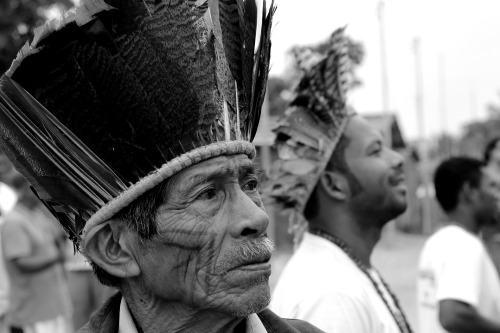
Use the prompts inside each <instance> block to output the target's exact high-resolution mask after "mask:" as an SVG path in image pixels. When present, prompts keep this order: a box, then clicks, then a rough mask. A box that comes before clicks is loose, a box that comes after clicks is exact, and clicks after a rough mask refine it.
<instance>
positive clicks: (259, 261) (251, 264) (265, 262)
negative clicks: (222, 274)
mask: <svg viewBox="0 0 500 333" xmlns="http://www.w3.org/2000/svg"><path fill="white" fill-rule="evenodd" d="M270 260H271V253H263V254H261V255H258V256H254V257H252V258H246V259H244V260H241V261H240V262H239V263H238V265H236V266H234V267H233V268H231V269H230V271H233V270H237V269H238V270H244V271H260V270H268V269H271V264H270V263H269V261H270Z"/></svg>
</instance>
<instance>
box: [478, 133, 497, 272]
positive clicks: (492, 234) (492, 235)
mask: <svg viewBox="0 0 500 333" xmlns="http://www.w3.org/2000/svg"><path fill="white" fill-rule="evenodd" d="M484 163H485V164H486V168H487V169H488V170H489V172H490V175H491V176H492V177H495V179H496V181H497V183H498V184H499V185H498V192H499V193H500V137H496V138H493V139H491V140H490V141H489V142H488V144H487V145H486V147H485V149H484ZM498 207H499V210H500V202H499V203H498ZM482 237H483V239H484V242H485V244H486V248H487V249H488V253H489V254H490V256H491V259H492V260H493V264H495V268H496V270H497V272H498V273H499V274H500V214H499V216H498V217H497V223H495V224H492V225H487V226H484V228H483V232H482Z"/></svg>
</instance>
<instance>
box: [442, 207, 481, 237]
mask: <svg viewBox="0 0 500 333" xmlns="http://www.w3.org/2000/svg"><path fill="white" fill-rule="evenodd" d="M448 217H449V219H450V221H451V222H452V223H454V224H457V225H460V226H461V227H463V228H464V229H466V230H468V231H470V232H472V233H473V234H476V235H477V234H478V233H479V224H478V223H477V221H476V219H475V218H474V216H473V214H472V212H471V211H470V210H468V209H460V207H459V208H457V209H456V210H454V211H452V212H450V213H448Z"/></svg>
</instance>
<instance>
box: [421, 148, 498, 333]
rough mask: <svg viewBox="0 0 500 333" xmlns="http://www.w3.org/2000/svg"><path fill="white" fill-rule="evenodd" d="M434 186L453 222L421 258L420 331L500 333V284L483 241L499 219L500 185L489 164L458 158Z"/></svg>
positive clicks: (430, 241) (441, 167) (437, 234)
mask: <svg viewBox="0 0 500 333" xmlns="http://www.w3.org/2000/svg"><path fill="white" fill-rule="evenodd" d="M434 186H435V190H436V192H435V193H436V198H437V200H438V202H439V204H440V205H441V207H442V208H443V210H444V211H445V213H446V214H447V216H448V218H449V222H448V223H447V225H446V226H444V227H442V228H440V229H438V230H437V231H436V232H435V233H434V234H433V235H432V236H430V237H429V239H428V240H427V241H426V243H425V245H424V247H423V249H422V252H421V255H420V261H419V266H418V277H417V310H418V318H419V324H420V325H419V327H420V332H425V333H442V332H452V333H455V332H456V333H459V332H460V333H467V332H470V333H477V332H500V280H499V277H498V274H497V271H496V270H495V266H494V265H493V262H492V260H491V258H490V256H489V255H488V252H487V250H486V248H485V246H484V244H483V242H482V241H481V239H480V238H479V234H480V233H481V231H482V230H484V227H485V226H489V225H492V224H494V223H495V220H496V217H497V214H498V207H497V200H498V192H497V186H498V183H497V180H496V178H495V177H493V176H492V175H491V172H490V171H489V170H488V168H486V167H485V166H484V164H483V162H481V161H479V160H476V159H472V158H468V157H452V158H450V159H448V160H445V161H443V162H442V163H441V164H440V165H439V166H438V167H437V169H436V171H435V175H434Z"/></svg>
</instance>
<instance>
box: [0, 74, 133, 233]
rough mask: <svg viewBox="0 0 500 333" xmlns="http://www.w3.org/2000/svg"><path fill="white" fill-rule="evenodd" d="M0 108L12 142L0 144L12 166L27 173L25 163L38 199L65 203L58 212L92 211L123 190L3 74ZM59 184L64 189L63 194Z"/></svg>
mask: <svg viewBox="0 0 500 333" xmlns="http://www.w3.org/2000/svg"><path fill="white" fill-rule="evenodd" d="M0 111H1V112H0V123H1V124H2V126H1V131H2V132H4V135H5V136H6V137H9V138H11V142H13V144H9V142H8V141H6V142H4V143H3V145H2V146H3V147H2V148H3V149H4V150H6V151H7V153H8V154H9V155H10V156H11V157H14V158H12V159H13V163H14V164H15V165H16V167H20V168H21V169H24V170H25V171H27V166H30V168H31V170H32V171H30V174H31V176H32V179H31V180H32V181H33V183H40V182H43V186H40V187H37V190H38V192H37V195H39V196H40V198H41V199H43V200H44V201H46V202H48V203H50V202H52V203H56V202H57V205H56V206H59V207H66V208H63V210H67V209H68V207H75V208H78V209H79V210H86V211H89V212H94V211H96V210H98V209H99V207H101V206H102V205H103V204H105V203H106V202H108V201H109V200H111V199H112V198H113V197H115V196H117V195H118V194H119V193H120V192H121V191H123V190H124V189H126V186H125V185H124V184H123V182H122V181H121V180H120V179H119V177H118V176H117V175H116V174H115V173H114V172H113V171H112V170H111V169H110V168H109V167H108V166H107V165H106V164H105V163H104V162H103V161H101V160H100V159H99V158H98V157H97V156H96V155H95V154H94V153H93V152H92V151H91V150H90V149H88V148H87V147H86V146H85V145H84V144H83V143H82V142H81V141H80V140H79V139H78V138H77V137H76V136H75V135H74V134H73V133H71V131H69V130H68V129H67V128H66V127H65V126H64V125H62V124H61V123H60V122H59V121H58V120H57V119H56V118H55V117H54V116H52V115H51V114H50V113H49V112H48V111H47V110H46V109H45V108H44V107H43V106H42V105H41V104H40V103H39V102H38V101H36V99H34V98H33V97H32V96H31V95H30V94H28V93H27V92H26V91H25V90H24V89H23V88H22V87H20V86H19V85H18V84H17V83H16V82H14V81H13V80H11V79H10V78H8V77H5V76H4V77H2V79H1V91H0ZM7 132H8V134H5V133H7ZM20 142H22V145H21V144H20ZM28 147H32V148H28ZM33 173H36V174H33ZM25 176H26V175H25ZM51 183H53V185H54V186H51ZM61 188H66V191H64V194H65V195H66V197H64V196H62V192H61ZM40 189H42V191H40ZM52 190H53V191H52ZM53 209H55V210H56V211H57V210H59V211H60V210H61V209H59V208H58V209H56V208H53ZM65 228H68V229H73V228H74V227H71V226H65ZM76 231H77V232H78V231H79V230H76Z"/></svg>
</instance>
